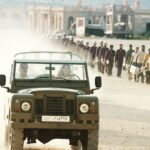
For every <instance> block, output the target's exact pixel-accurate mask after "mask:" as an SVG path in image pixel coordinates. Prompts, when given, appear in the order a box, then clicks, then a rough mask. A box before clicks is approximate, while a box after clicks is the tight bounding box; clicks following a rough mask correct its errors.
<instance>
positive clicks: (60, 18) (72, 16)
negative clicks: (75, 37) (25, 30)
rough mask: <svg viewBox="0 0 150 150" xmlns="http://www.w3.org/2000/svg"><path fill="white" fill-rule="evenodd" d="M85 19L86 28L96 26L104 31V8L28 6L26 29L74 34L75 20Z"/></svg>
mask: <svg viewBox="0 0 150 150" xmlns="http://www.w3.org/2000/svg"><path fill="white" fill-rule="evenodd" d="M78 17H84V18H85V25H86V27H87V26H89V25H98V26H101V28H102V29H103V30H105V21H106V15H105V8H88V7H87V8H81V7H51V6H42V5H41V6H30V7H29V9H28V20H29V21H28V27H29V30H30V31H35V32H40V33H48V34H52V33H55V32H68V31H69V32H72V33H74V32H76V19H77V18H78Z"/></svg>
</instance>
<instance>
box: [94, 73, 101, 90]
mask: <svg viewBox="0 0 150 150" xmlns="http://www.w3.org/2000/svg"><path fill="white" fill-rule="evenodd" d="M95 86H96V87H97V88H100V87H101V86H102V78H101V77H100V76H97V77H95Z"/></svg>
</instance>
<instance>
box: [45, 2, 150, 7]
mask: <svg viewBox="0 0 150 150" xmlns="http://www.w3.org/2000/svg"><path fill="white" fill-rule="evenodd" d="M46 1H49V2H57V3H65V4H69V3H71V4H76V3H77V1H78V0H46ZM82 1H83V2H82V3H83V4H84V5H106V4H109V3H117V4H122V2H123V0H82ZM128 3H129V4H130V5H134V0H128ZM141 8H150V0H141Z"/></svg>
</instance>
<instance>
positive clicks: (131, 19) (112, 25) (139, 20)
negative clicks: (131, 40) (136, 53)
mask: <svg viewBox="0 0 150 150" xmlns="http://www.w3.org/2000/svg"><path fill="white" fill-rule="evenodd" d="M147 32H150V10H146V9H141V5H140V0H135V1H134V6H130V5H128V0H124V2H123V4H122V5H108V6H107V9H106V32H105V34H106V35H108V36H120V37H124V36H127V37H128V36H130V35H131V36H132V35H134V34H142V33H147Z"/></svg>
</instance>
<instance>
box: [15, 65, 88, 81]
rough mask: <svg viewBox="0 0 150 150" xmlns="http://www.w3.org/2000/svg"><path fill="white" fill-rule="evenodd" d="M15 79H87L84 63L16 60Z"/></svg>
mask: <svg viewBox="0 0 150 150" xmlns="http://www.w3.org/2000/svg"><path fill="white" fill-rule="evenodd" d="M15 79H19V80H87V76H86V73H85V66H84V64H83V63H77V62H76V63H75V62H71V63H66V62H65V63H64V62H53V63H49V62H43V63H42V62H16V65H15Z"/></svg>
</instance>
